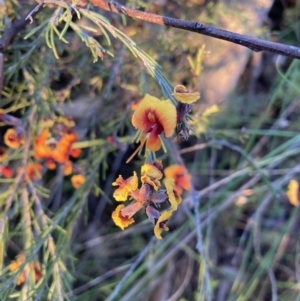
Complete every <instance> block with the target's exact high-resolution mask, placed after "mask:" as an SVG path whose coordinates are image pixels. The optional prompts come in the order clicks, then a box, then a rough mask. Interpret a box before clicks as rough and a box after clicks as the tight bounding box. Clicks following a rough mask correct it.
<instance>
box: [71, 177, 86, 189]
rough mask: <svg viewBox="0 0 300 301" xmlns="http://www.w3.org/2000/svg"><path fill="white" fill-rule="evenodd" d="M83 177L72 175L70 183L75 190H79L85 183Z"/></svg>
mask: <svg viewBox="0 0 300 301" xmlns="http://www.w3.org/2000/svg"><path fill="white" fill-rule="evenodd" d="M85 180H86V179H85V176H84V175H80V174H79V175H74V176H72V178H71V183H72V185H73V187H74V188H75V189H79V188H80V187H81V185H82V184H84V183H85Z"/></svg>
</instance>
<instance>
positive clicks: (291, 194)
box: [286, 179, 300, 207]
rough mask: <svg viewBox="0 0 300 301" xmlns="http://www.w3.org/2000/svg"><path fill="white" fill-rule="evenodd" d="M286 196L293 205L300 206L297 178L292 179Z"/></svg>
mask: <svg viewBox="0 0 300 301" xmlns="http://www.w3.org/2000/svg"><path fill="white" fill-rule="evenodd" d="M286 196H287V198H288V199H289V201H290V203H291V204H292V205H293V206H296V207H298V206H300V191H299V182H298V181H296V180H295V179H292V180H290V182H289V184H288V189H287V193H286Z"/></svg>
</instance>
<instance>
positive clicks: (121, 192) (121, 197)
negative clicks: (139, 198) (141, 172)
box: [112, 171, 138, 202]
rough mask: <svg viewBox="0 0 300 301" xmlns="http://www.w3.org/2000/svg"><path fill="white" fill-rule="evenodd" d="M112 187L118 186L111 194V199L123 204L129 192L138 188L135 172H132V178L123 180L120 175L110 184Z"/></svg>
mask: <svg viewBox="0 0 300 301" xmlns="http://www.w3.org/2000/svg"><path fill="white" fill-rule="evenodd" d="M112 185H113V186H119V188H118V189H116V191H115V192H114V194H113V197H114V198H115V200H116V201H118V202H125V201H126V200H127V198H128V195H129V193H130V192H132V191H134V190H136V189H137V187H138V177H137V175H136V172H135V171H134V172H133V176H132V177H129V178H128V179H126V180H124V179H123V177H122V176H121V175H119V177H118V178H117V179H116V181H115V182H113V183H112Z"/></svg>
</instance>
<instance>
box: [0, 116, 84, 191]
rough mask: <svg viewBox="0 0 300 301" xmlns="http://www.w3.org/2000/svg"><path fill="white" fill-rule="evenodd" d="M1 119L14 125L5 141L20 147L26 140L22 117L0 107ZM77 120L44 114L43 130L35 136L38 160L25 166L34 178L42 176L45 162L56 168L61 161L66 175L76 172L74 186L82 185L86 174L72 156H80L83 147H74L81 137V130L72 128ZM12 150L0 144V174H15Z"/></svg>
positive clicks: (6, 133)
mask: <svg viewBox="0 0 300 301" xmlns="http://www.w3.org/2000/svg"><path fill="white" fill-rule="evenodd" d="M0 122H1V123H3V124H4V125H9V126H12V127H11V128H9V129H7V130H6V132H5V134H4V144H5V145H6V146H7V147H8V148H9V149H13V150H15V149H18V148H19V147H21V145H23V144H24V132H25V129H24V125H23V123H22V121H21V120H20V119H19V118H16V117H14V116H12V115H9V114H5V113H4V112H3V111H0ZM74 125H75V124H74V121H73V120H72V119H70V118H66V117H63V116H59V117H53V118H44V119H43V120H42V121H41V122H40V124H39V129H41V132H40V133H39V134H38V135H36V136H35V137H34V144H33V157H34V162H33V163H28V164H27V166H26V168H25V175H26V177H27V178H29V179H31V180H37V179H39V178H41V173H42V169H43V166H46V167H47V168H48V169H50V170H53V169H55V168H56V167H57V165H58V164H59V165H61V166H62V170H63V173H64V175H66V176H67V175H71V174H72V173H74V175H73V176H72V178H71V182H72V185H73V187H74V188H76V189H77V188H79V187H80V186H81V185H82V184H83V183H84V182H85V177H84V175H83V172H82V171H81V169H80V167H78V166H77V165H76V164H73V163H72V161H71V160H70V158H78V157H79V155H80V153H81V149H79V148H74V147H73V144H74V143H75V142H76V141H77V134H76V132H75V131H73V130H72V127H74ZM9 157H10V154H9V151H8V150H7V148H5V147H4V146H1V147H0V162H1V163H2V164H1V165H0V174H1V175H2V176H4V177H6V178H11V177H13V174H14V170H13V169H11V168H10V167H9V166H8V164H3V163H8V161H9V160H8V159H9Z"/></svg>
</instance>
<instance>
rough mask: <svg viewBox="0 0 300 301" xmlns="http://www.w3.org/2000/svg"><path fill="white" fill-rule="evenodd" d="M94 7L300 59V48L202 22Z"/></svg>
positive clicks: (114, 5) (98, 0)
mask: <svg viewBox="0 0 300 301" xmlns="http://www.w3.org/2000/svg"><path fill="white" fill-rule="evenodd" d="M89 1H90V3H92V4H93V5H95V6H97V7H99V8H101V9H104V10H106V11H110V12H113V13H117V14H124V15H126V16H129V17H131V18H134V19H139V20H142V21H145V22H150V23H153V24H157V25H161V26H170V27H174V28H179V29H183V30H187V31H192V32H196V33H199V34H202V35H206V36H210V37H214V38H217V39H221V40H226V41H229V42H231V43H235V44H238V45H242V46H245V47H247V48H249V49H251V50H252V51H257V52H259V51H267V52H273V53H276V54H281V55H284V56H289V57H292V58H296V59H300V48H298V47H295V46H290V45H285V44H281V43H274V42H270V41H265V40H261V39H257V38H254V37H249V36H246V35H242V34H238V33H234V32H230V31H227V30H223V29H219V28H215V27H212V26H209V25H205V24H203V23H201V22H193V21H186V20H181V19H175V18H170V17H165V16H160V15H156V14H152V13H147V12H142V11H139V10H136V9H132V8H128V7H126V6H124V5H121V4H120V3H118V2H115V1H105V0H89Z"/></svg>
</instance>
